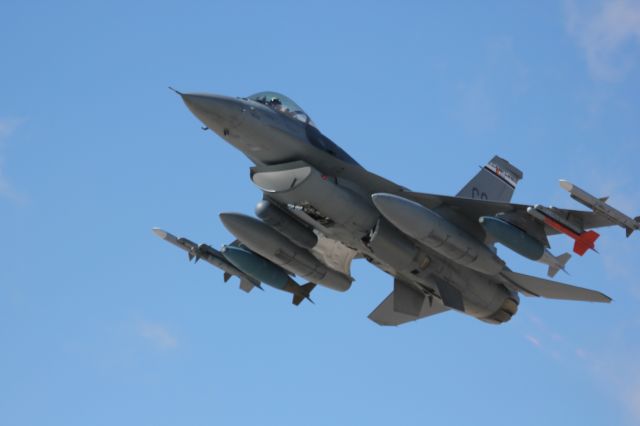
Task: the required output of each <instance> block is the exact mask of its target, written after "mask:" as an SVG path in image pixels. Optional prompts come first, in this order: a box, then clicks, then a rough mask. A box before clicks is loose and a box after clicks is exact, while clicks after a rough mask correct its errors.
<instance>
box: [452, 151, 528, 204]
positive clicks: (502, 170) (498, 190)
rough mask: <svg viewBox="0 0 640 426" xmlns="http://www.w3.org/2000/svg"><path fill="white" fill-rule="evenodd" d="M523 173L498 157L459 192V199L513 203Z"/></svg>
mask: <svg viewBox="0 0 640 426" xmlns="http://www.w3.org/2000/svg"><path fill="white" fill-rule="evenodd" d="M522 176H523V175H522V171H520V169H518V168H517V167H515V166H514V165H513V164H511V163H509V162H508V161H507V160H505V159H503V158H500V157H498V156H497V155H496V156H495V157H493V158H492V159H491V161H489V163H488V164H487V165H486V166H484V167H483V168H482V170H480V171H479V172H478V174H477V175H475V176H474V178H473V179H471V180H470V181H469V183H467V184H466V185H465V187H464V188H462V189H461V190H460V192H458V195H457V196H458V197H465V198H477V199H481V200H488V201H502V202H509V201H511V196H512V195H513V191H514V190H515V189H516V185H517V184H518V181H519V180H520V179H522Z"/></svg>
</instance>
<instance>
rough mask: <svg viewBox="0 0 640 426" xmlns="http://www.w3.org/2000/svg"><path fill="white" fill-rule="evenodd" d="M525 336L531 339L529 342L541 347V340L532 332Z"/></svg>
mask: <svg viewBox="0 0 640 426" xmlns="http://www.w3.org/2000/svg"><path fill="white" fill-rule="evenodd" d="M524 337H525V339H527V340H528V341H529V343H531V344H532V345H533V346H535V347H536V348H538V347H540V340H539V339H537V338H536V337H533V336H532V335H530V334H527V335H525V336H524Z"/></svg>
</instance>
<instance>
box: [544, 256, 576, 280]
mask: <svg viewBox="0 0 640 426" xmlns="http://www.w3.org/2000/svg"><path fill="white" fill-rule="evenodd" d="M569 259H571V253H564V254H561V255H560V256H558V257H556V260H557V261H558V263H557V264H555V265H549V271H548V272H547V275H548V276H550V277H551V278H553V277H555V276H556V274H557V273H558V271H559V270H560V269H562V270H563V271H564V272H567V271H566V269H564V267H565V266H566V265H567V262H568V261H569Z"/></svg>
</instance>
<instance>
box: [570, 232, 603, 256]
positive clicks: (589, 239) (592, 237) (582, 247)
mask: <svg viewBox="0 0 640 426" xmlns="http://www.w3.org/2000/svg"><path fill="white" fill-rule="evenodd" d="M598 237H600V234H598V233H597V232H596V231H586V232H583V233H582V234H580V236H579V237H578V238H576V243H575V244H574V245H573V251H574V252H575V253H577V254H578V255H580V256H582V255H583V254H585V253H586V251H587V250H589V249H591V250H593V251H595V252H596V253H597V250H596V249H595V245H594V244H595V242H596V240H597V239H598Z"/></svg>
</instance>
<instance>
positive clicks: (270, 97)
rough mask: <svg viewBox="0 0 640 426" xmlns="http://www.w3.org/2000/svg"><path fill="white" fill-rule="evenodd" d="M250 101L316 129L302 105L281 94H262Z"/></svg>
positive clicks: (252, 96)
mask: <svg viewBox="0 0 640 426" xmlns="http://www.w3.org/2000/svg"><path fill="white" fill-rule="evenodd" d="M249 99H251V100H253V101H256V102H259V103H261V104H263V105H266V106H268V107H269V108H271V109H272V110H274V111H277V112H280V113H283V114H285V115H288V116H289V117H292V118H295V119H296V120H299V121H302V122H303V123H307V124H310V125H312V126H314V127H315V124H314V123H313V121H311V118H310V117H309V116H308V115H307V114H306V113H305V112H304V111H303V110H302V108H300V105H298V104H297V103H295V102H293V100H291V99H290V98H288V97H286V96H285V95H283V94H281V93H276V92H260V93H256V94H255V95H251V96H249Z"/></svg>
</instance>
